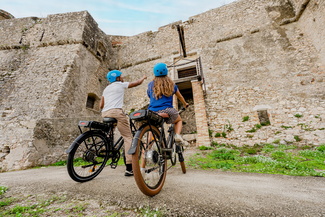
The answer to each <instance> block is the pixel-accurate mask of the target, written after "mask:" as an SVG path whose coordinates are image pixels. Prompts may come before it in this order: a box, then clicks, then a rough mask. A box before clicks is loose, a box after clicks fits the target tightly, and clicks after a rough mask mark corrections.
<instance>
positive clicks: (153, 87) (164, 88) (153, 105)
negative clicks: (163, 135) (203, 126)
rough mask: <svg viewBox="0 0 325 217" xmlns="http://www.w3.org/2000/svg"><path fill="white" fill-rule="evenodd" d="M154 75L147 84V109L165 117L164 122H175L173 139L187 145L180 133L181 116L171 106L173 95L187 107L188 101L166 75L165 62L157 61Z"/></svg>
mask: <svg viewBox="0 0 325 217" xmlns="http://www.w3.org/2000/svg"><path fill="white" fill-rule="evenodd" d="M153 73H154V75H155V77H154V79H153V81H151V82H150V83H149V84H148V89H147V94H148V97H149V98H150V103H149V107H148V109H149V110H151V111H154V112H156V113H158V114H159V115H160V116H162V117H163V118H165V119H167V121H166V123H168V124H171V123H173V124H175V133H176V135H175V141H176V142H179V143H180V144H181V145H184V146H185V145H187V142H186V141H184V140H183V138H182V137H181V135H180V133H181V131H182V126H183V124H182V118H181V116H180V115H179V114H178V111H177V110H176V109H175V108H173V95H174V94H176V96H177V98H178V99H179V100H180V101H181V102H182V103H183V105H184V107H185V108H187V107H188V103H187V102H186V101H185V99H184V97H183V96H182V94H181V93H180V91H179V89H178V87H177V85H176V84H175V83H174V82H173V81H172V80H171V79H170V78H169V77H168V76H167V75H168V68H167V65H166V64H165V63H157V64H156V65H155V66H154V68H153Z"/></svg>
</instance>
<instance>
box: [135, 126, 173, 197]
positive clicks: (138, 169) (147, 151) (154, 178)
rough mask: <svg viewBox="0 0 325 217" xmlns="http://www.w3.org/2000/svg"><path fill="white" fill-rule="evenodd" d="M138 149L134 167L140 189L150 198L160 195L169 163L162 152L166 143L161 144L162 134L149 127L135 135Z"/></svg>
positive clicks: (153, 127) (155, 128)
mask: <svg viewBox="0 0 325 217" xmlns="http://www.w3.org/2000/svg"><path fill="white" fill-rule="evenodd" d="M135 138H138V139H137V149H136V152H135V154H134V155H133V156H132V167H133V173H134V178H135V181H136V183H137V185H138V188H139V189H140V190H141V191H142V193H144V194H145V195H148V196H154V195H156V194H158V193H159V192H160V191H161V189H162V187H163V185H164V183H165V179H166V173H167V161H166V155H165V154H164V153H163V152H162V149H163V148H165V144H164V143H159V141H158V140H159V138H160V132H159V130H158V129H157V127H155V126H150V125H147V126H145V127H143V128H142V129H141V130H140V131H138V132H137V133H136V135H135Z"/></svg>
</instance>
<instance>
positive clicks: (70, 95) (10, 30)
mask: <svg viewBox="0 0 325 217" xmlns="http://www.w3.org/2000/svg"><path fill="white" fill-rule="evenodd" d="M111 52H112V51H111V45H110V44H109V43H108V40H107V36H106V35H105V34H104V33H103V32H102V31H101V30H100V29H98V27H97V24H96V22H95V21H94V20H93V19H92V17H91V16H90V15H89V14H88V13H87V12H79V13H68V14H58V15H50V16H48V17H47V18H43V19H39V18H23V19H10V20H4V21H0V72H1V76H0V84H1V89H2V91H1V93H0V95H1V97H0V102H1V106H0V113H1V122H0V132H1V133H0V138H1V141H0V162H1V166H0V170H8V169H22V168H27V167H30V166H35V165H42V164H49V163H53V162H55V161H58V160H60V159H64V158H65V157H66V155H65V150H66V149H67V147H68V146H69V144H70V143H71V142H72V141H73V139H74V138H76V136H77V134H78V133H79V130H78V128H77V124H78V121H79V120H82V119H96V120H100V111H99V108H98V101H99V97H100V96H101V93H102V90H103V88H104V87H105V86H106V85H107V81H106V80H105V79H104V76H105V74H106V72H107V67H108V63H107V61H106V60H107V59H108V58H109V57H110V53H111ZM88 95H91V96H93V97H95V98H96V101H97V103H96V104H95V107H94V108H92V109H91V108H86V101H87V97H88Z"/></svg>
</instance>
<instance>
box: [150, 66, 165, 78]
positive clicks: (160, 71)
mask: <svg viewBox="0 0 325 217" xmlns="http://www.w3.org/2000/svg"><path fill="white" fill-rule="evenodd" d="M153 74H154V75H155V76H156V77H159V76H165V75H167V74H168V68H167V65H166V64H165V63H157V64H156V65H155V66H154V67H153Z"/></svg>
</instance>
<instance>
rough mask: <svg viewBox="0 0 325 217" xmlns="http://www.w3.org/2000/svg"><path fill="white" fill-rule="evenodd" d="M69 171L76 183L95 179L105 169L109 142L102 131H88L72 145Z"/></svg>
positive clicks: (68, 162)
mask: <svg viewBox="0 0 325 217" xmlns="http://www.w3.org/2000/svg"><path fill="white" fill-rule="evenodd" d="M71 146H72V147H73V148H72V150H71V151H70V153H69V155H68V161H67V169H68V173H69V176H70V177H71V178H72V179H73V180H74V181H76V182H86V181H89V180H91V179H93V178H95V177H96V176H97V175H98V174H99V173H100V172H101V171H102V170H103V168H104V167H105V165H106V162H107V160H108V158H109V150H108V141H107V139H106V136H105V135H104V134H103V133H101V132H100V131H87V132H86V133H83V134H81V135H80V136H79V137H78V138H77V139H76V140H75V141H74V142H73V143H72V145H71Z"/></svg>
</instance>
